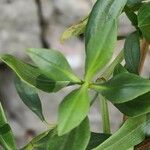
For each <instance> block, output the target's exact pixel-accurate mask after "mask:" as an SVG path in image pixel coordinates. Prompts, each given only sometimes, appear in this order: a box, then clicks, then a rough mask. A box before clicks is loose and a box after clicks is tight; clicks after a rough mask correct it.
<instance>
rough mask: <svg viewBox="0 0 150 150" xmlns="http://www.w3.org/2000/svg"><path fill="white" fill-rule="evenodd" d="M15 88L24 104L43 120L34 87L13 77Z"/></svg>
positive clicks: (39, 102)
mask: <svg viewBox="0 0 150 150" xmlns="http://www.w3.org/2000/svg"><path fill="white" fill-rule="evenodd" d="M15 86H16V90H17V92H18V94H19V96H20V98H21V100H22V101H23V102H24V104H25V105H26V106H27V107H28V108H29V109H30V110H32V111H33V112H34V113H35V114H36V115H37V116H38V117H39V118H40V119H41V120H42V121H45V119H44V116H43V111H42V104H41V100H40V98H39V96H38V94H37V92H36V89H35V88H34V87H31V86H30V85H29V84H26V83H24V82H22V81H21V80H20V79H19V78H18V77H15Z"/></svg>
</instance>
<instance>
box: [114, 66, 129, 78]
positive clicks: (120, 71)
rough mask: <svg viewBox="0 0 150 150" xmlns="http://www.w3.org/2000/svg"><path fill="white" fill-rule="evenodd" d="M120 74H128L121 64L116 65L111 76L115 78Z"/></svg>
mask: <svg viewBox="0 0 150 150" xmlns="http://www.w3.org/2000/svg"><path fill="white" fill-rule="evenodd" d="M120 73H128V71H127V70H126V69H125V68H124V67H123V66H122V65H121V64H118V65H117V66H116V67H115V69H114V72H113V76H116V75H118V74H120Z"/></svg>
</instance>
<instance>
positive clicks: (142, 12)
mask: <svg viewBox="0 0 150 150" xmlns="http://www.w3.org/2000/svg"><path fill="white" fill-rule="evenodd" d="M149 12H150V2H149V3H146V4H144V5H143V6H142V7H141V8H140V9H139V11H138V26H139V28H140V29H141V31H142V33H143V36H144V37H145V38H146V39H147V40H148V41H149V42H150V13H149Z"/></svg>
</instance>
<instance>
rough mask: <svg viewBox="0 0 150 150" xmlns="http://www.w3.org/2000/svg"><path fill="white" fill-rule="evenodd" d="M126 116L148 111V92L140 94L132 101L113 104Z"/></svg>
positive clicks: (149, 106) (149, 105) (149, 103)
mask: <svg viewBox="0 0 150 150" xmlns="http://www.w3.org/2000/svg"><path fill="white" fill-rule="evenodd" d="M115 106H116V107H117V108H118V109H119V110H120V111H121V112H122V113H123V114H125V115H126V116H130V117H136V116H140V115H143V114H147V113H149V112H150V92H148V93H146V94H144V95H141V96H139V97H137V98H135V99H133V100H132V101H129V102H125V103H121V104H115Z"/></svg>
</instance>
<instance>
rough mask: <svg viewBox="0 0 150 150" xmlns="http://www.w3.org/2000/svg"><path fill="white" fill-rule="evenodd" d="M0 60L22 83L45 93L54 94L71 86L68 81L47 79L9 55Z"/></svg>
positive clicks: (37, 70) (33, 68) (39, 72)
mask: <svg viewBox="0 0 150 150" xmlns="http://www.w3.org/2000/svg"><path fill="white" fill-rule="evenodd" d="M0 59H1V60H2V61H3V62H4V63H6V64H7V65H8V66H9V67H10V68H11V69H12V70H13V71H14V72H15V73H16V74H17V75H18V76H19V77H20V78H21V79H22V80H23V81H24V82H26V83H28V84H30V85H32V86H34V87H36V88H38V89H40V90H42V91H45V92H56V91H58V90H60V89H61V88H63V87H65V86H67V85H69V84H73V83H70V81H54V80H52V79H49V78H47V77H46V76H45V75H43V73H41V71H40V70H39V69H38V68H37V67H35V66H32V65H29V64H26V63H25V62H23V61H21V60H19V59H18V58H16V57H14V56H11V55H0Z"/></svg>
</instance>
